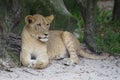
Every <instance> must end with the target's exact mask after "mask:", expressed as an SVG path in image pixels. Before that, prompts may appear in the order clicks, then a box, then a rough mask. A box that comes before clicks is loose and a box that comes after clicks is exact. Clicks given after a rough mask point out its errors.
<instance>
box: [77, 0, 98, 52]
mask: <svg viewBox="0 0 120 80" xmlns="http://www.w3.org/2000/svg"><path fill="white" fill-rule="evenodd" d="M76 1H77V3H78V6H79V8H80V12H81V15H82V17H83V20H84V22H85V28H84V42H85V44H86V45H87V46H88V48H89V49H90V50H91V51H93V52H97V46H96V42H95V39H94V29H95V27H96V7H97V0H87V1H86V5H83V3H82V0H76Z"/></svg>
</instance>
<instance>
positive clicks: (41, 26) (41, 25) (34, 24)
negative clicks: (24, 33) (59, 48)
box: [25, 14, 54, 42]
mask: <svg viewBox="0 0 120 80" xmlns="http://www.w3.org/2000/svg"><path fill="white" fill-rule="evenodd" d="M53 19H54V16H53V15H50V16H47V17H44V16H42V15H40V14H35V15H33V16H32V15H28V16H26V17H25V22H26V26H27V28H28V31H29V33H30V34H31V36H32V37H34V38H36V39H39V40H40V41H42V42H46V41H48V31H49V27H50V23H51V22H52V20H53Z"/></svg>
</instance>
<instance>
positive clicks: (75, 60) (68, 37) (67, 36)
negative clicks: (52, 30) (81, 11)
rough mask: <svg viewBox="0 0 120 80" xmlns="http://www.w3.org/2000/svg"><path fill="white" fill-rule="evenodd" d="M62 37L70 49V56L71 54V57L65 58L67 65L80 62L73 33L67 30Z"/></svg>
mask: <svg viewBox="0 0 120 80" xmlns="http://www.w3.org/2000/svg"><path fill="white" fill-rule="evenodd" d="M62 39H63V42H64V44H65V46H66V48H67V50H68V53H69V56H70V57H69V58H65V59H64V61H65V64H66V65H74V64H76V63H78V61H79V58H78V56H77V52H76V49H75V46H74V39H73V37H72V34H71V33H70V32H67V31H65V32H63V33H62Z"/></svg>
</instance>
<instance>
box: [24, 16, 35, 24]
mask: <svg viewBox="0 0 120 80" xmlns="http://www.w3.org/2000/svg"><path fill="white" fill-rule="evenodd" d="M33 21H34V18H33V16H32V15H28V16H26V17H25V22H26V23H27V24H30V23H32V22H33Z"/></svg>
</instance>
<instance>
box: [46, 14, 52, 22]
mask: <svg viewBox="0 0 120 80" xmlns="http://www.w3.org/2000/svg"><path fill="white" fill-rule="evenodd" d="M46 19H48V21H49V23H51V22H52V21H53V19H54V15H50V16H47V17H46Z"/></svg>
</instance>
